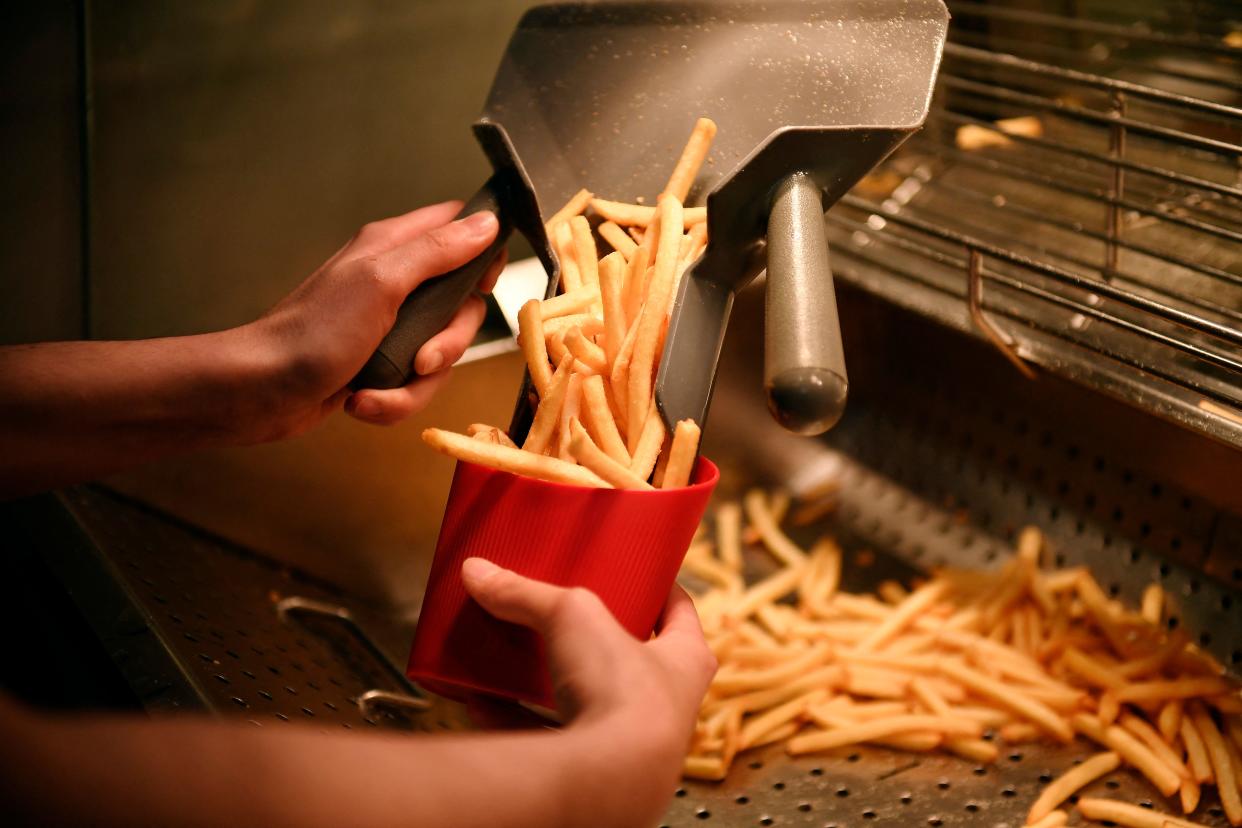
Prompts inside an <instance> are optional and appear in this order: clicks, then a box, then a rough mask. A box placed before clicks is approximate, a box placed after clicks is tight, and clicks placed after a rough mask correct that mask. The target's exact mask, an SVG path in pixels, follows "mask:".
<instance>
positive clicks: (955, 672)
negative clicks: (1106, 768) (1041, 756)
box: [940, 661, 1074, 742]
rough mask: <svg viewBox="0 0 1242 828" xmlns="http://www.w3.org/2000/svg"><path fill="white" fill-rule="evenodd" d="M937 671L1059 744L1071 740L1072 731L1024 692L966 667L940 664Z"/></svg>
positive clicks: (1043, 705) (1053, 713)
mask: <svg viewBox="0 0 1242 828" xmlns="http://www.w3.org/2000/svg"><path fill="white" fill-rule="evenodd" d="M940 670H941V672H942V673H944V674H945V675H947V676H948V677H949V678H951V679H953V680H955V681H957V682H959V683H960V684H962V685H964V686H965V687H967V688H968V689H970V690H973V691H974V692H975V693H977V694H978V695H980V696H982V697H984V698H986V699H990V700H991V701H994V702H997V703H999V704H1000V705H1001V706H1002V707H1007V708H1009V709H1010V710H1012V711H1013V712H1015V713H1017V714H1018V715H1020V716H1023V717H1025V718H1027V719H1030V720H1031V721H1032V722H1034V723H1035V724H1037V725H1039V726H1040V727H1042V728H1043V729H1044V730H1046V731H1048V732H1049V733H1050V734H1052V735H1053V736H1055V737H1056V738H1057V739H1059V740H1061V741H1062V742H1068V741H1070V739H1072V738H1073V737H1074V731H1073V730H1072V729H1071V728H1070V726H1069V724H1068V723H1067V722H1066V721H1065V720H1064V719H1063V718H1061V717H1060V716H1058V715H1057V714H1056V712H1055V711H1053V710H1052V708H1050V707H1048V706H1047V705H1046V704H1044V703H1043V702H1041V701H1038V700H1037V699H1034V698H1031V696H1030V694H1029V691H1028V690H1026V688H1021V689H1019V688H1016V687H1012V686H1009V685H1005V684H1002V683H1000V682H998V681H996V680H995V679H990V678H988V677H987V676H984V675H983V674H982V673H979V672H977V671H975V670H972V669H970V668H969V667H966V666H965V665H964V664H954V663H953V662H950V661H946V662H945V663H944V664H942V665H941V667H940Z"/></svg>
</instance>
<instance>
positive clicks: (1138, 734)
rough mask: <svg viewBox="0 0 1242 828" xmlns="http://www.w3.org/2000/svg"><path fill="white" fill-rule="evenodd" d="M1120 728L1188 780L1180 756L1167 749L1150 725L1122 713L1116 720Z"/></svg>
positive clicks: (1163, 741)
mask: <svg viewBox="0 0 1242 828" xmlns="http://www.w3.org/2000/svg"><path fill="white" fill-rule="evenodd" d="M1117 723H1118V724H1119V725H1121V727H1122V728H1124V729H1125V730H1127V731H1129V732H1130V734H1131V735H1132V736H1134V737H1135V738H1136V739H1138V740H1139V741H1140V742H1142V743H1143V744H1144V745H1146V746H1147V749H1148V750H1150V751H1151V752H1152V753H1154V754H1155V755H1156V758H1157V759H1159V760H1160V761H1161V762H1164V764H1165V765H1166V766H1167V767H1168V768H1169V770H1171V771H1173V772H1174V773H1176V774H1177V775H1178V776H1180V777H1181V778H1183V779H1189V778H1190V771H1189V770H1188V769H1187V767H1186V765H1185V763H1183V762H1182V759H1181V757H1180V756H1178V755H1177V754H1176V753H1174V752H1173V748H1171V747H1169V743H1168V742H1166V741H1165V740H1164V739H1163V738H1161V736H1160V734H1159V733H1157V732H1156V730H1155V728H1153V727H1152V726H1151V725H1150V724H1148V723H1147V722H1145V721H1143V720H1142V719H1140V718H1139V717H1138V716H1135V715H1134V714H1133V713H1123V714H1121V717H1120V718H1119V719H1118V720H1117Z"/></svg>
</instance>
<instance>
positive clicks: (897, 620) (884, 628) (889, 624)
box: [856, 581, 948, 652]
mask: <svg viewBox="0 0 1242 828" xmlns="http://www.w3.org/2000/svg"><path fill="white" fill-rule="evenodd" d="M947 589H948V584H946V583H944V582H943V581H932V582H930V583H927V584H924V585H923V586H921V587H919V588H918V589H917V590H915V591H914V592H913V593H912V594H911V595H910V597H909V598H907V599H906V600H905V601H903V602H902V603H901V604H900V605H898V606H897V607H896V608H895V609H894V610H893V613H892V614H891V615H889V616H888V617H887V618H885V619H884V620H883V621H882V622H881V623H880V624H879V625H878V626H877V627H876V628H875V631H874V632H872V633H871V635H869V636H867V637H866V638H864V639H863V640H862V641H860V642H858V647H857V648H856V649H858V650H859V651H860V652H866V651H868V650H875V649H878V648H879V647H882V646H883V645H884V644H887V643H888V642H889V641H890V640H891V639H892V638H893V637H894V636H896V635H897V634H898V633H899V632H901V631H902V629H904V628H905V627H906V625H907V624H909V623H910V622H911V621H913V620H914V618H915V617H916V616H917V615H919V614H920V613H922V612H923V611H924V610H926V609H927V608H928V607H929V606H931V605H932V604H934V603H935V602H936V601H938V600H940V597H941V596H942V595H944V593H945V592H946V590H947Z"/></svg>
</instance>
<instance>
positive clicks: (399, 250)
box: [241, 201, 505, 441]
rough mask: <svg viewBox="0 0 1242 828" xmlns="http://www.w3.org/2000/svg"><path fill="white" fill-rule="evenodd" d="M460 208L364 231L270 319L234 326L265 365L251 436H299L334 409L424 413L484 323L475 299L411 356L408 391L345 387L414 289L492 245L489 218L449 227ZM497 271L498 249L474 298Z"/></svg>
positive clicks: (384, 414) (391, 415) (383, 416)
mask: <svg viewBox="0 0 1242 828" xmlns="http://www.w3.org/2000/svg"><path fill="white" fill-rule="evenodd" d="M460 210H461V202H456V201H451V202H445V203H443V204H434V205H432V206H429V207H424V208H422V209H419V210H415V211H413V212H411V213H406V214H405V215H402V216H397V217H395V218H390V219H384V220H383V221H376V222H372V223H371V224H368V225H366V226H365V227H363V228H362V229H361V230H359V231H358V233H357V234H356V235H355V236H354V237H353V238H352V239H350V241H349V242H348V243H346V244H345V245H344V246H343V247H342V248H341V249H340V250H338V251H337V252H336V254H335V255H333V256H332V258H330V259H328V261H326V262H325V263H324V264H323V265H322V266H320V268H319V269H318V270H316V271H315V272H314V273H312V274H311V275H310V276H309V277H308V278H307V279H306V281H304V282H303V283H302V284H301V285H299V286H298V287H297V288H296V289H294V291H293V292H292V293H290V294H289V295H288V296H287V297H285V299H283V300H282V301H281V302H280V303H279V304H277V305H276V307H274V308H273V309H272V310H271V311H270V312H268V313H267V314H266V315H264V316H263V317H262V318H261V319H259V320H258V321H257V322H255V323H253V324H252V325H248V326H245V328H244V329H241V330H242V332H243V335H244V336H246V337H247V338H248V341H249V342H250V343H252V344H254V345H255V346H256V347H257V348H258V349H259V350H260V352H261V353H264V354H267V355H268V356H269V357H270V361H271V362H272V363H274V369H273V370H272V371H271V372H270V373H271V374H273V376H272V377H271V379H270V380H269V381H268V383H267V384H268V385H269V388H268V389H267V390H268V393H269V394H271V395H272V398H271V399H270V400H269V404H268V405H267V406H266V409H267V410H268V411H269V412H270V418H269V419H268V421H267V422H265V423H263V424H262V425H261V426H259V427H258V428H256V430H255V433H254V434H253V435H252V439H254V440H255V441H263V440H270V439H275V438H278V437H287V436H291V435H293V434H298V433H301V432H303V431H306V430H307V429H309V428H310V427H312V426H313V425H315V424H316V423H318V422H319V421H320V420H322V419H323V418H324V417H325V416H327V415H328V414H329V413H330V412H332V411H334V410H335V409H336V408H338V407H340V406H341V404H342V403H344V404H345V410H346V411H347V412H348V413H349V414H351V415H353V416H354V417H356V418H358V419H360V420H363V421H365V422H369V423H375V424H379V425H389V424H392V423H395V422H397V421H399V420H401V419H403V418H405V417H408V416H409V415H411V414H413V413H415V412H417V411H420V410H422V409H423V408H424V407H426V405H427V404H428V402H430V400H431V398H432V397H433V396H434V395H435V393H436V391H438V390H439V388H440V386H442V385H443V384H444V381H445V380H446V379H447V378H448V374H449V371H448V369H449V367H450V366H451V365H452V364H453V363H455V362H456V361H457V360H458V359H460V358H461V355H462V353H463V352H464V351H465V350H466V348H467V347H468V346H469V345H470V342H471V341H472V340H473V339H474V335H475V333H476V332H477V331H478V328H479V325H480V324H481V323H482V321H483V316H484V313H485V306H484V304H483V300H482V299H480V298H478V297H471V298H470V299H469V300H467V302H466V303H465V304H464V305H463V306H462V307H461V309H460V310H459V311H458V312H457V314H456V316H454V317H453V320H452V321H451V322H450V323H449V324H448V326H447V327H446V328H445V329H444V330H443V331H441V332H440V333H438V334H436V335H435V336H434V337H432V338H431V339H430V340H428V342H427V343H426V344H425V345H423V347H422V348H421V349H420V350H419V352H418V354H417V356H416V357H415V359H414V369H415V373H416V375H417V376H416V377H415V379H413V380H412V381H411V382H410V383H409V384H407V385H405V386H404V387H401V388H393V389H384V390H377V389H367V390H362V391H357V392H353V393H351V392H350V391H349V389H348V388H346V384H347V383H348V382H349V381H350V380H351V379H353V377H354V375H355V374H356V373H357V372H358V370H359V369H361V367H362V366H363V364H365V363H366V361H367V359H369V358H370V356H371V354H372V353H373V352H374V351H375V349H376V347H377V346H378V345H379V343H380V341H381V340H382V339H383V338H384V336H385V335H386V334H387V333H388V331H389V329H391V328H392V325H393V322H394V321H395V319H396V315H397V309H398V308H400V306H401V303H402V302H403V301H404V300H405V298H406V296H408V295H409V294H410V292H411V291H413V290H414V288H416V287H418V285H419V284H421V283H422V282H423V281H425V280H427V279H430V278H432V277H435V276H439V275H441V274H443V273H447V272H449V271H451V270H453V269H455V268H457V267H460V266H461V265H463V264H465V263H466V262H468V261H470V260H471V259H473V258H474V257H475V256H477V255H478V254H479V253H481V252H482V251H483V250H484V249H485V248H486V247H487V246H488V245H489V244H491V242H492V241H493V240H494V239H495V237H496V233H497V230H498V228H499V225H498V222H497V220H496V216H495V215H494V214H492V213H489V212H483V213H475V214H474V215H471V216H469V217H467V218H465V219H462V220H461V221H454V220H453V217H454V216H455V215H457V213H458V211H460ZM504 264H505V255H504V253H503V252H502V253H501V255H500V256H499V257H498V258H497V260H496V261H495V262H494V263H493V264H492V266H491V268H490V269H489V270H488V272H487V275H486V276H485V277H484V278H483V281H482V283H481V284H480V288H479V290H480V292H482V293H486V292H489V291H490V290H491V289H492V287H493V286H494V285H495V282H496V278H497V277H498V276H499V275H500V271H501V269H502V268H503V267H504Z"/></svg>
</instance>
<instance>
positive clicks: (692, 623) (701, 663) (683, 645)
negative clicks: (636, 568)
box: [650, 584, 716, 690]
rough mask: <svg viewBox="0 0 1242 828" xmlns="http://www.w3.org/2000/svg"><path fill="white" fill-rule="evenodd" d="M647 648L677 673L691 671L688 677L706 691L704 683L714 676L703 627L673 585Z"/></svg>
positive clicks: (713, 661) (691, 605) (682, 593)
mask: <svg viewBox="0 0 1242 828" xmlns="http://www.w3.org/2000/svg"><path fill="white" fill-rule="evenodd" d="M650 646H652V647H653V648H656V649H657V650H659V651H661V652H663V653H664V654H665V655H666V656H668V657H669V659H670V660H671V662H672V663H673V664H675V665H676V666H678V667H679V668H680V669H687V668H694V672H692V673H690V675H695V674H696V673H697V678H698V679H700V680H701V681H702V683H703V688H706V686H707V682H708V681H710V680H711V677H712V676H713V675H715V673H716V657H715V656H714V655H712V651H711V649H709V648H708V646H707V639H705V638H704V637H703V627H702V625H701V624H700V623H699V615H698V613H697V612H696V611H695V609H694V602H693V601H691V600H690V596H689V595H687V594H686V591H685V590H684V589H682V588H681V587H680V586H678V585H677V584H673V589H672V591H670V592H669V595H668V603H666V604H665V605H664V613H663V615H662V616H661V618H660V626H659V632H658V633H657V634H656V638H655V640H654V641H653V642H651V645H650ZM703 688H700V690H701V689H703Z"/></svg>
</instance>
